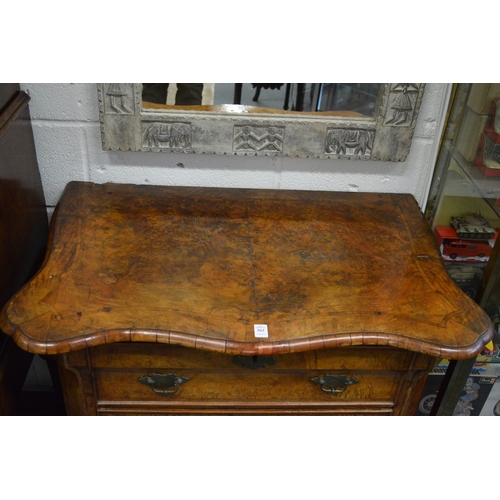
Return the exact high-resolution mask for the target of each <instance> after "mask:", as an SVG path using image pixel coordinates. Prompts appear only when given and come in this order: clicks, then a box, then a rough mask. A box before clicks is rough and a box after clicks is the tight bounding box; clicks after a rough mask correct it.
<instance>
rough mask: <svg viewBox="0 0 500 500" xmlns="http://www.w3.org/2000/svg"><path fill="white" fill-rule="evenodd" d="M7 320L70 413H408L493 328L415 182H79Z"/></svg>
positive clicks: (6, 312)
mask: <svg viewBox="0 0 500 500" xmlns="http://www.w3.org/2000/svg"><path fill="white" fill-rule="evenodd" d="M0 325H1V326H2V328H3V329H4V330H5V331H6V332H7V333H8V334H9V335H11V336H12V337H13V339H14V340H15V341H16V343H17V344H18V345H20V346H21V347H23V348H24V349H26V350H28V351H31V352H36V353H40V354H46V355H49V356H53V357H54V359H56V360H57V363H58V364H59V368H60V373H61V379H62V385H63V391H64V395H65V401H66V407H67V411H68V414H72V415H96V414H97V415H122V414H134V415H149V414H159V415H176V414H188V415H189V414H196V415H205V414H230V415H240V414H313V415H352V414H355V415H378V414H381V415H411V414H413V412H414V410H415V407H416V405H417V402H418V397H419V395H420V392H421V390H422V387H423V384H424V383H425V380H426V377H427V374H428V372H429V371H430V370H431V369H432V368H433V366H434V364H435V362H436V361H437V360H439V359H441V358H442V357H448V358H450V359H467V358H470V357H473V356H474V355H475V354H477V353H478V352H479V351H480V350H481V349H482V347H483V346H484V344H485V343H486V342H487V341H488V340H489V339H490V338H491V336H492V326H491V322H490V320H489V318H488V316H487V315H486V314H485V313H484V312H483V311H482V310H481V309H480V308H479V307H478V306H477V305H476V304H475V303H474V302H473V301H472V300H471V299H470V298H469V297H468V296H467V295H466V294H465V293H463V292H462V291H461V290H460V289H459V288H458V287H457V286H456V285H454V283H453V282H452V281H451V279H450V278H449V276H448V274H447V273H446V271H445V269H444V267H443V264H442V262H441V259H440V257H439V255H438V252H437V249H436V246H435V243H434V240H433V237H432V234H431V232H430V229H429V227H428V225H427V223H426V222H425V220H424V217H423V215H422V213H421V212H420V210H419V208H418V206H417V204H416V202H415V200H414V199H413V197H412V196H410V195H403V194H381V193H331V192H305V191H275V190H251V189H214V188H180V187H160V186H133V185H120V184H105V185H95V184H92V183H81V182H72V183H70V184H69V185H68V186H67V188H66V191H65V193H64V194H63V196H62V198H61V201H60V203H59V205H58V207H57V209H56V213H55V215H54V217H53V222H52V226H51V234H50V246H49V249H48V252H47V257H46V260H45V262H44V265H43V266H42V268H41V270H40V272H39V273H38V274H37V275H36V276H35V278H33V280H31V281H30V283H29V284H28V285H27V286H26V287H24V288H23V290H21V292H19V293H18V294H17V295H16V296H15V297H14V298H13V300H12V301H10V303H9V304H8V305H7V306H6V307H5V308H4V309H3V311H2V314H1V316H0Z"/></svg>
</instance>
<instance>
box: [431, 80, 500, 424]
mask: <svg viewBox="0 0 500 500" xmlns="http://www.w3.org/2000/svg"><path fill="white" fill-rule="evenodd" d="M496 99H500V84H498V83H495V84H494V83H486V84H470V83H465V84H456V85H455V86H454V92H453V95H452V102H451V106H450V112H449V116H448V122H447V125H446V128H445V131H444V133H443V138H442V144H441V149H440V152H439V156H438V160H437V164H436V170H435V174H434V179H433V182H432V185H431V188H430V193H429V202H428V205H427V208H426V218H427V220H428V222H429V224H430V225H431V227H432V229H433V230H434V229H435V228H436V227H437V226H449V225H450V221H451V218H452V217H465V216H470V215H480V216H482V217H484V218H485V219H486V221H487V222H488V223H489V225H490V226H491V227H493V228H494V229H496V230H497V231H499V232H500V204H499V203H498V201H497V200H498V199H499V197H500V175H498V174H500V162H499V163H498V171H497V169H496V163H493V164H492V163H491V162H490V166H494V167H495V169H492V170H489V171H486V172H484V171H482V170H481V169H480V168H478V166H476V164H475V162H474V159H475V158H476V157H477V156H478V155H479V154H480V153H481V154H482V151H481V150H480V139H481V134H482V133H483V131H484V129H485V126H486V125H487V124H490V125H491V124H492V123H493V124H494V122H495V120H494V117H492V113H491V111H492V103H494V100H496ZM497 109H498V110H499V111H497V113H500V104H499V105H498V108H497ZM499 121H500V118H499V119H497V125H498V122H499ZM490 129H491V127H490ZM497 132H500V131H497ZM499 137H500V135H499ZM498 147H499V148H500V140H499V146H498ZM499 240H500V237H499V238H498V239H497V242H496V243H495V246H494V248H493V251H492V254H491V256H490V257H489V260H488V261H487V262H484V261H483V262H480V261H478V259H471V258H465V257H464V258H463V260H460V261H458V260H457V262H449V261H447V262H445V266H446V268H447V269H448V272H449V273H450V276H451V277H452V278H453V279H455V278H454V276H460V277H462V278H463V277H464V276H470V277H474V278H475V279H476V281H475V283H471V282H467V280H466V279H462V280H460V279H456V281H455V282H456V283H457V285H458V286H460V287H461V288H462V289H463V290H464V291H466V292H467V293H468V294H469V295H470V296H471V297H473V298H474V300H475V301H476V302H477V303H478V304H479V305H480V306H481V307H482V308H483V309H484V310H485V311H486V312H487V313H488V314H489V316H490V318H491V320H492V322H493V324H494V326H495V336H494V339H493V343H492V344H490V345H489V346H488V347H489V348H490V349H487V350H485V351H483V353H482V355H480V356H479V357H478V358H477V359H472V360H467V361H458V362H450V363H449V367H448V369H447V370H446V375H445V376H444V377H442V378H443V382H442V384H441V387H440V388H439V390H438V392H437V396H436V399H435V402H434V406H433V407H432V410H431V413H430V414H434V415H454V414H455V415H457V414H460V415H478V414H481V415H483V414H485V413H483V412H482V408H483V407H484V408H488V411H489V412H490V413H491V412H492V411H499V406H500V355H498V347H499V346H500V334H499V333H498V329H497V326H498V323H499V310H500V244H499V243H498V241H499ZM468 271H469V272H468ZM471 279H472V278H471ZM472 286H473V287H474V289H472ZM444 362H445V364H446V360H444ZM473 372H474V373H476V374H477V373H479V375H481V374H484V377H483V379H484V380H485V384H487V383H488V380H489V381H490V382H491V381H494V380H495V377H496V382H494V383H491V387H489V388H488V387H485V388H483V394H482V395H481V398H480V397H479V395H478V394H475V393H474V391H473V390H472V389H470V387H469V389H468V394H466V393H465V392H464V388H465V386H466V383H467V382H469V385H470V379H471V373H473ZM429 379H431V377H429ZM476 385H478V384H476ZM476 389H477V387H476ZM479 390H480V389H477V390H476V392H477V391H479ZM486 391H488V398H489V399H488V401H489V404H488V405H486V404H485V401H484V399H485V397H484V395H485V394H484V393H485V392H486ZM424 394H425V389H424ZM496 397H498V400H499V404H496V405H495V404H491V399H492V398H493V399H494V398H496ZM467 398H469V400H470V403H468V402H467ZM464 402H465V404H464ZM495 408H496V410H495ZM491 414H497V413H491Z"/></svg>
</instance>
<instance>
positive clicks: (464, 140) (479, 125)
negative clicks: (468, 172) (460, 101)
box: [456, 109, 488, 161]
mask: <svg viewBox="0 0 500 500" xmlns="http://www.w3.org/2000/svg"><path fill="white" fill-rule="evenodd" d="M487 121H488V115H478V114H477V113H476V112H475V111H473V110H471V109H466V111H465V117H464V120H463V125H462V128H461V129H460V134H459V136H458V138H457V142H456V148H457V149H458V151H459V152H460V154H461V155H462V156H463V157H464V158H465V159H466V160H467V161H472V160H473V159H474V156H475V154H476V150H477V144H478V142H479V139H480V138H481V134H482V133H483V130H484V127H485V126H486V123H487Z"/></svg>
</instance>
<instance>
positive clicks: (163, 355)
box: [71, 342, 433, 371]
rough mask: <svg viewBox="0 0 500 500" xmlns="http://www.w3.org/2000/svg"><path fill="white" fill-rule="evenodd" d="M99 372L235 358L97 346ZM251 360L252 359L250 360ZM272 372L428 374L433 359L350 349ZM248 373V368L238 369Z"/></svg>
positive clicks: (290, 360)
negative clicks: (396, 372)
mask: <svg viewBox="0 0 500 500" xmlns="http://www.w3.org/2000/svg"><path fill="white" fill-rule="evenodd" d="M89 356H90V358H91V364H92V367H93V368H96V369H100V368H102V369H108V370H109V369H116V368H130V367H141V368H143V369H148V370H157V369H165V368H168V369H187V368H195V369H214V368H217V369H220V370H235V369H236V368H239V367H238V365H237V364H235V361H234V360H235V358H236V356H235V355H232V354H220V353H214V352H210V351H203V350H200V349H193V348H189V347H182V346H173V345H161V344H160V345H158V344H148V343H140V342H137V343H136V342H133V343H132V342H128V343H117V344H109V345H103V346H97V347H94V348H92V349H91V350H90V351H89ZM71 359H72V365H73V366H86V364H87V359H86V357H84V356H81V355H80V356H75V353H72V356H71ZM250 359H251V357H250ZM274 361H275V362H274V364H272V365H270V366H269V367H272V369H273V370H328V369H333V370H391V371H397V370H399V371H403V370H404V371H406V370H408V369H410V368H411V369H413V370H427V369H429V366H431V365H432V363H433V359H432V358H430V357H429V356H425V355H415V353H412V352H410V351H405V350H402V349H395V348H390V347H351V348H349V347H347V348H338V349H324V350H316V351H306V352H300V353H292V354H280V355H277V356H274ZM239 369H241V370H249V369H248V368H239Z"/></svg>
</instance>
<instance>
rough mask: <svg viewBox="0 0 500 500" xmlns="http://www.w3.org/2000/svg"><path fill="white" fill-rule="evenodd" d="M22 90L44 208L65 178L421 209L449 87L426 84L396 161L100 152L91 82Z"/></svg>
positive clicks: (54, 200) (32, 85) (24, 85)
mask: <svg viewBox="0 0 500 500" xmlns="http://www.w3.org/2000/svg"><path fill="white" fill-rule="evenodd" d="M21 88H22V90H24V91H25V92H27V93H28V94H29V95H30V96H31V101H30V104H29V106H30V112H31V117H32V120H33V122H32V124H33V132H34V136H35V145H36V150H37V156H38V163H39V167H40V171H41V174H42V182H43V187H44V191H45V197H46V202H47V205H48V206H49V207H52V206H54V205H55V204H56V203H57V201H58V199H59V197H60V195H61V193H62V190H63V189H64V186H65V185H66V183H67V182H69V181H71V180H83V181H92V182H96V183H104V182H125V183H134V184H159V185H186V186H217V187H249V188H279V189H306V190H328V191H377V192H397V193H411V194H413V195H414V196H415V198H416V200H417V202H418V203H419V205H420V207H421V208H422V210H423V209H424V208H425V203H426V200H427V194H428V190H429V183H430V179H431V176H432V171H433V168H434V162H435V158H436V154H437V148H438V145H439V144H438V143H439V136H440V133H441V129H442V124H443V121H444V115H445V113H446V107H447V103H448V99H449V92H450V88H451V86H450V85H449V84H432V83H429V84H427V85H426V89H425V93H424V97H423V101H422V106H421V108H420V114H419V116H418V121H417V126H416V130H415V134H414V137H413V143H412V147H411V150H410V154H409V155H408V158H407V159H406V161H405V162H400V163H396V162H394V163H393V162H371V161H353V160H317V159H299V158H267V157H266V158H257V157H240V156H215V155H194V154H189V155H188V154H173V153H131V152H109V151H103V150H102V147H101V132H100V125H99V113H98V104H97V87H96V85H95V84H90V83H65V84H57V83H22V84H21Z"/></svg>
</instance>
